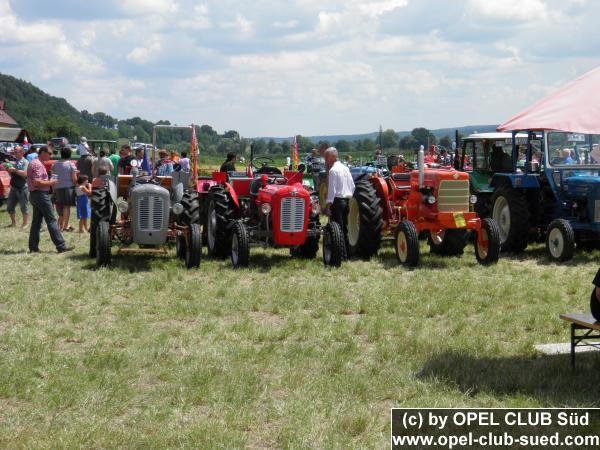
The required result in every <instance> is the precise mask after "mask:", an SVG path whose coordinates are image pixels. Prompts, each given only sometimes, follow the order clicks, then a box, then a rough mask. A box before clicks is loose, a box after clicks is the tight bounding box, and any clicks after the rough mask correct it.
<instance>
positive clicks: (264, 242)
mask: <svg viewBox="0 0 600 450" xmlns="http://www.w3.org/2000/svg"><path fill="white" fill-rule="evenodd" d="M259 160H262V161H263V163H262V165H261V167H260V168H254V169H253V164H254V163H256V162H257V161H259ZM302 175H303V167H302V166H301V168H300V170H299V171H284V172H283V173H282V172H281V171H280V170H279V169H278V168H276V167H274V166H273V160H272V159H270V158H266V157H259V158H252V157H251V158H250V163H249V165H248V169H247V171H245V172H229V173H224V172H214V173H213V174H212V177H210V178H199V179H198V181H197V185H196V190H195V191H187V192H186V193H185V194H184V197H183V199H182V201H181V203H182V205H183V206H184V208H185V212H184V213H183V215H182V217H181V218H180V221H181V222H183V223H201V224H202V226H203V238H204V239H203V241H204V242H206V245H207V247H208V253H209V255H210V256H213V257H227V256H229V257H230V258H231V262H232V265H233V267H236V268H237V267H245V266H248V264H249V256H250V247H251V246H263V247H274V248H289V249H290V252H291V254H292V255H293V256H300V257H303V258H314V257H315V256H316V254H317V251H318V249H319V240H320V237H321V235H323V262H324V263H325V265H328V266H334V267H339V266H340V265H341V262H342V255H343V236H342V231H341V229H340V227H339V225H338V224H336V223H329V224H328V225H326V226H325V227H322V226H321V223H320V205H319V199H318V195H317V194H316V193H311V192H310V191H309V189H308V188H307V187H305V186H304V185H303V184H302Z"/></svg>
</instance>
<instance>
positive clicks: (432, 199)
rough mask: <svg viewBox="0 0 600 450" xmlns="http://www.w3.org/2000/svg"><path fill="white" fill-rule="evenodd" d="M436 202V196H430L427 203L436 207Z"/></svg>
mask: <svg viewBox="0 0 600 450" xmlns="http://www.w3.org/2000/svg"><path fill="white" fill-rule="evenodd" d="M435 202H436V199H435V196H433V195H430V196H428V197H427V203H429V204H430V205H434V204H435Z"/></svg>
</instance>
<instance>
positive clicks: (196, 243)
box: [185, 223, 202, 269]
mask: <svg viewBox="0 0 600 450" xmlns="http://www.w3.org/2000/svg"><path fill="white" fill-rule="evenodd" d="M201 258H202V232H201V231H200V225H198V224H197V223H192V224H190V225H188V241H187V246H186V249H185V267H186V268H187V269H195V268H197V267H200V259H201Z"/></svg>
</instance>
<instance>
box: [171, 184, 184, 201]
mask: <svg viewBox="0 0 600 450" xmlns="http://www.w3.org/2000/svg"><path fill="white" fill-rule="evenodd" d="M172 195H173V196H172V201H173V203H179V202H180V201H181V199H182V198H183V184H182V183H177V184H176V185H175V186H173V194H172Z"/></svg>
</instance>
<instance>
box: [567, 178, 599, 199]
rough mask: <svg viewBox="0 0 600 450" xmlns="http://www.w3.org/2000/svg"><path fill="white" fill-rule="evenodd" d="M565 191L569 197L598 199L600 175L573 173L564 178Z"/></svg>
mask: <svg viewBox="0 0 600 450" xmlns="http://www.w3.org/2000/svg"><path fill="white" fill-rule="evenodd" d="M564 187H565V192H566V194H567V196H568V197H570V198H588V199H592V198H593V199H600V177H598V176H592V175H574V176H571V177H568V178H565V180H564Z"/></svg>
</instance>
